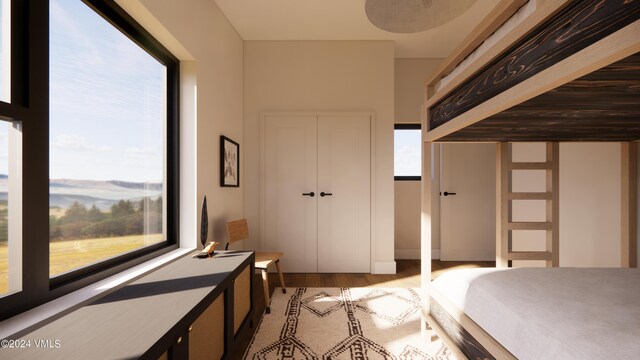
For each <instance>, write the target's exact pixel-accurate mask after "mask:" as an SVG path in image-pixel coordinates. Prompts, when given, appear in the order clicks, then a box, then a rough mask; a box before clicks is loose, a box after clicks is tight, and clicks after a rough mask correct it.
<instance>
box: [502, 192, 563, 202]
mask: <svg viewBox="0 0 640 360" xmlns="http://www.w3.org/2000/svg"><path fill="white" fill-rule="evenodd" d="M552 197H553V194H552V193H550V192H510V193H509V200H551V199H552Z"/></svg>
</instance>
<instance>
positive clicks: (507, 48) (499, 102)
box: [422, 0, 640, 359]
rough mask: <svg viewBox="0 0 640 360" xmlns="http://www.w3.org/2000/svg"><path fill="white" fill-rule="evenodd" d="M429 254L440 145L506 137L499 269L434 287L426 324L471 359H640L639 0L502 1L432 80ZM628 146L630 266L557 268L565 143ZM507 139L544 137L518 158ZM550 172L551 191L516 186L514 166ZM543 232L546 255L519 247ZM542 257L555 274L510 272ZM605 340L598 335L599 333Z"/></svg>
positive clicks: (626, 244)
mask: <svg viewBox="0 0 640 360" xmlns="http://www.w3.org/2000/svg"><path fill="white" fill-rule="evenodd" d="M425 86H426V89H425V94H426V99H425V103H424V106H423V129H424V130H423V140H424V146H423V149H424V154H423V155H424V156H423V161H424V163H423V169H426V170H425V174H423V177H422V179H423V180H422V182H423V210H422V213H423V235H422V237H423V243H422V248H423V253H422V257H423V259H430V258H431V256H430V255H431V254H430V249H431V246H430V245H431V244H430V243H431V231H432V227H431V224H430V221H431V220H430V219H431V218H432V217H431V212H432V206H433V203H432V199H434V198H435V196H437V192H434V190H433V189H432V186H431V185H432V184H431V182H432V181H433V179H432V176H430V175H431V174H430V173H429V171H430V170H429V169H431V168H432V163H431V162H432V156H431V151H432V146H431V145H432V144H433V143H444V142H494V143H496V171H497V173H496V268H491V269H468V270H460V271H453V272H450V273H447V274H445V275H443V276H441V277H440V278H438V279H437V280H436V281H434V282H431V281H430V265H429V261H423V265H422V273H423V287H425V288H426V290H427V294H428V296H429V300H428V301H427V303H426V304H425V308H424V311H423V312H424V314H425V317H426V320H427V323H428V324H429V325H430V326H431V328H433V329H434V330H435V331H436V332H437V333H438V335H439V336H440V337H442V338H443V340H445V342H446V343H447V344H448V345H449V347H450V348H452V350H454V352H455V353H457V354H458V355H459V356H465V357H468V358H473V359H476V358H478V359H485V358H486V359H493V358H497V359H513V358H520V359H541V358H554V359H563V358H634V357H637V354H639V353H640V301H638V299H640V286H639V285H638V284H640V270H638V269H637V240H636V238H637V228H636V216H637V213H636V209H637V200H636V198H637V194H636V187H637V177H636V172H637V169H636V162H637V151H638V149H637V146H636V141H638V140H640V1H638V0H631V1H629V0H626V1H625V0H580V1H567V0H530V1H524V0H501V1H499V2H498V4H497V5H496V7H495V8H494V9H493V11H492V12H491V13H490V14H489V16H488V17H487V18H485V19H484V20H483V21H482V22H481V23H480V25H479V26H478V27H477V28H476V29H475V30H474V31H473V32H472V34H471V35H469V37H467V38H466V39H465V40H464V41H463V42H462V44H461V45H460V46H459V47H458V48H457V49H456V50H455V51H454V52H453V53H452V54H451V55H450V56H449V58H447V59H446V60H445V61H444V62H443V64H442V65H441V66H440V68H439V69H438V70H437V71H436V73H435V74H434V75H433V76H432V77H431V78H430V79H428V80H427V81H426V83H425ZM564 141H612V142H620V143H621V144H622V145H621V151H622V156H621V159H622V166H621V169H622V174H621V178H622V186H621V206H622V209H621V217H622V218H621V226H622V231H621V238H620V242H621V254H620V256H621V264H622V268H620V269H588V268H580V269H578V268H561V267H559V265H560V264H559V256H558V250H559V231H558V223H559V219H558V216H559V215H558V214H559V206H558V204H559V194H558V192H559V185H558V184H559V180H558V179H559V165H558V160H559V157H558V153H559V147H558V143H559V142H564ZM511 142H546V143H547V147H546V150H547V157H546V160H547V161H546V162H540V163H516V162H513V161H512V160H511V158H510V152H509V145H508V144H509V143H511ZM518 169H539V170H545V171H547V177H546V179H547V191H546V192H542V193H514V192H511V184H510V181H511V177H510V176H509V172H510V171H511V170H518ZM516 199H536V200H545V201H547V207H546V209H547V219H546V220H547V221H545V222H519V223H518V222H511V217H510V211H511V210H510V206H511V201H512V200H516ZM527 229H531V230H533V229H535V230H545V231H546V233H547V244H546V245H547V248H546V251H538V252H516V251H512V249H511V241H510V238H511V233H510V232H511V231H514V230H527ZM515 260H542V261H545V262H546V265H547V268H509V266H510V262H511V261H515ZM594 334H595V335H594Z"/></svg>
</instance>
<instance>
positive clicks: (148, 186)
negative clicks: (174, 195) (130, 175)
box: [107, 180, 162, 191]
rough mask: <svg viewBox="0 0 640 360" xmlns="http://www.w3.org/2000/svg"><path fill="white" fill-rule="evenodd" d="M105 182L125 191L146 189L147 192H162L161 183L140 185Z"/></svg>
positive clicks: (112, 181)
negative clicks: (125, 189)
mask: <svg viewBox="0 0 640 360" xmlns="http://www.w3.org/2000/svg"><path fill="white" fill-rule="evenodd" d="M107 182H108V183H110V184H113V185H115V186H119V187H123V188H127V189H147V190H155V191H162V184H161V183H140V182H128V181H119V180H111V181H107Z"/></svg>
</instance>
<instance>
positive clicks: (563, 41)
mask: <svg viewBox="0 0 640 360" xmlns="http://www.w3.org/2000/svg"><path fill="white" fill-rule="evenodd" d="M638 19H640V2H638V1H624V0H608V1H602V0H590V1H576V2H575V3H573V4H572V5H570V6H568V7H567V8H565V9H564V10H562V11H561V12H560V13H559V14H558V15H556V16H554V17H553V18H551V19H550V20H549V21H547V22H545V23H544V24H542V25H541V26H540V27H538V28H537V29H536V30H535V31H534V32H533V33H532V34H531V35H530V36H528V37H527V38H526V39H525V40H524V41H521V42H520V43H517V44H515V45H514V46H513V47H512V48H511V49H510V50H509V51H507V52H506V54H505V55H503V56H502V57H501V58H499V59H498V60H496V61H494V62H493V63H491V64H489V65H488V66H487V67H485V68H484V69H483V70H482V71H480V72H479V73H478V74H477V75H475V76H474V77H472V78H471V79H470V80H469V81H467V82H466V83H464V84H463V85H461V86H460V87H459V88H458V89H456V90H454V91H453V92H452V93H451V94H449V95H448V96H447V97H446V98H445V99H444V100H443V101H441V102H439V103H437V104H435V105H434V106H432V107H431V108H430V109H429V113H430V119H429V130H432V129H435V128H437V127H438V126H440V125H442V124H444V123H446V122H447V121H449V120H451V119H453V118H455V117H456V116H458V115H460V114H463V113H464V112H466V111H467V110H470V109H472V108H473V107H475V106H477V105H479V104H481V103H483V102H484V101H486V100H488V99H490V98H492V97H494V96H496V95H498V94H500V93H501V92H503V91H505V90H506V89H509V88H510V87H513V86H514V85H516V84H519V83H521V82H522V81H524V80H526V79H528V78H530V77H532V76H533V75H535V74H538V73H540V72H541V71H543V70H545V69H547V68H549V67H550V66H552V65H553V64H555V63H557V62H559V61H561V60H563V59H565V58H567V57H569V56H570V55H572V54H574V53H576V52H578V51H580V50H582V49H584V48H586V47H587V46H589V45H591V44H593V43H595V42H596V41H598V40H600V39H603V38H604V37H606V36H608V35H610V34H612V33H614V32H615V31H617V30H619V29H621V28H623V27H624V26H626V25H628V24H631V23H632V22H634V21H636V20H638ZM622 72H623V73H625V72H626V71H624V70H622ZM589 80H591V81H597V80H596V79H589ZM624 80H626V78H625V79H624ZM587 85H588V86H589V85H593V84H587ZM574 86H577V87H580V86H581V84H575V85H574ZM607 87H608V85H607V86H605V88H607ZM616 90H617V91H621V90H624V89H623V88H620V87H616ZM627 90H630V91H631V94H633V93H634V92H635V91H637V88H630V89H627ZM467 141H468V140H467Z"/></svg>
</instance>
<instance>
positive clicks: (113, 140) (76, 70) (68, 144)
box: [50, 0, 166, 182]
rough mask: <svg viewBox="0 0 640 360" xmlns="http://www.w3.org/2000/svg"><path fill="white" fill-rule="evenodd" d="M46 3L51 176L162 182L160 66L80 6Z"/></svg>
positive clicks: (66, 2) (57, 1) (162, 92)
mask: <svg viewBox="0 0 640 360" xmlns="http://www.w3.org/2000/svg"><path fill="white" fill-rule="evenodd" d="M50 4H51V15H50V17H51V18H50V20H51V21H50V29H51V31H50V44H51V48H50V104H51V105H50V122H51V125H50V177H51V178H52V179H88V180H124V181H135V182H142V181H149V182H160V181H162V178H163V171H164V169H163V164H164V161H163V158H164V155H163V152H164V150H163V147H164V131H165V125H164V124H165V120H164V119H165V109H166V107H165V106H164V104H165V83H166V82H165V76H166V73H165V67H164V66H163V65H162V64H160V63H159V62H158V61H156V60H155V59H154V58H153V57H151V56H150V55H149V54H147V53H146V52H145V51H144V50H142V49H141V48H140V47H138V46H137V45H136V44H135V43H133V42H132V41H131V40H129V39H128V38H127V37H126V36H125V35H123V34H122V33H120V32H119V31H118V30H117V29H116V28H114V27H113V26H112V25H110V24H109V23H107V22H106V21H105V20H104V19H102V17H100V16H99V15H98V14H96V13H95V12H94V11H93V10H91V9H90V8H89V7H87V6H86V5H85V4H83V3H82V2H81V1H75V0H74V1H71V0H52V1H51V3H50Z"/></svg>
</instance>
